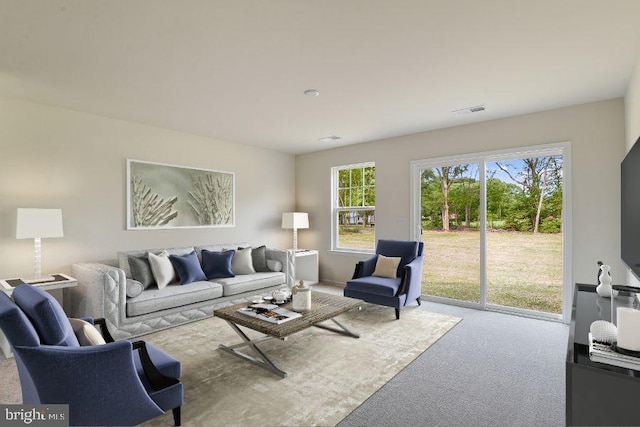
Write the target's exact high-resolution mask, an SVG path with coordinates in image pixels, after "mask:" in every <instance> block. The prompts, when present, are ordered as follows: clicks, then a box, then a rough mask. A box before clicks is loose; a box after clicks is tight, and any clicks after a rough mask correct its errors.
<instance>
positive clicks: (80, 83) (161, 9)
mask: <svg viewBox="0 0 640 427" xmlns="http://www.w3.org/2000/svg"><path fill="white" fill-rule="evenodd" d="M639 18H640V0H530V1H524V0H482V1H478V0H396V1H389V0H253V1H249V0H224V1H222V0H181V1H159V0H110V1H104V0H74V1H71V0H66V1H64V0H0V95H5V96H10V97H18V98H23V99H28V100H32V101H35V102H40V103H44V104H51V105H58V106H62V107H66V108H70V109H74V110H80V111H86V112H90V113H94V114H99V115H103V116H107V117H113V118H119V119H124V120H130V121H135V122H140V123H145V124H149V125H154V126H161V127H164V128H169V129H174V130H178V131H182V132H189V133H193V134H198V135H204V136H207V137H212V138H216V139H222V140H227V141H232V142H237V143H243V144H249V145H253V146H259V147H265V148H271V149H275V150H279V151H284V152H288V153H294V154H298V153H306V152H311V151H317V150H324V149H328V148H333V147H337V146H341V145H347V144H355V143H361V142H366V141H372V140H377V139H382V138H388V137H393V136H398V135H405V134H410V133H416V132H422V131H427V130H432V129H439V128H444V127H450V126H457V125H460V124H465V123H471V122H477V121H484V120H490V119H495V118H500V117H507V116H513V115H517V114H523V113H529V112H535V111H542V110H548V109H553V108H558V107H563V106H568V105H575V104H580V103H585V102H591V101H596V100H603V99H611V98H616V97H621V96H624V94H625V91H626V89H627V86H628V83H629V79H630V77H631V74H632V72H633V69H634V66H635V63H636V59H637V55H638V53H639V52H640V25H638V19H639ZM306 89H316V90H318V91H319V92H320V95H319V96H317V97H308V96H305V95H304V94H303V92H304V91H305V90H306ZM481 104H482V105H485V106H486V110H485V111H482V112H478V113H472V114H466V115H454V114H452V113H451V111H452V110H457V109H461V108H464V107H471V106H476V105H481ZM329 135H338V136H340V137H341V139H340V140H338V141H335V142H321V141H319V140H318V139H319V138H321V137H325V136H329Z"/></svg>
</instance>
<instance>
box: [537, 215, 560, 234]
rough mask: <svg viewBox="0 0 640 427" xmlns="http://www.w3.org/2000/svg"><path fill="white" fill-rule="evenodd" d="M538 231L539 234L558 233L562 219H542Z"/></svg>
mask: <svg viewBox="0 0 640 427" xmlns="http://www.w3.org/2000/svg"><path fill="white" fill-rule="evenodd" d="M538 230H540V232H541V233H560V231H562V218H549V219H543V220H542V222H541V223H540V227H539V228H538Z"/></svg>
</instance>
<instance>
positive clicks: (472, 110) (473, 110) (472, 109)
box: [452, 105, 486, 115]
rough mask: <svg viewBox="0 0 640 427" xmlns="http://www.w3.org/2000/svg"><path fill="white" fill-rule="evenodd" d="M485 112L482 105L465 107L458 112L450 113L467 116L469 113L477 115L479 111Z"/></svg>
mask: <svg viewBox="0 0 640 427" xmlns="http://www.w3.org/2000/svg"><path fill="white" fill-rule="evenodd" d="M484 110H486V108H485V106H484V105H476V106H475V107H467V108H461V109H459V110H453V111H452V113H453V114H458V115H459V114H469V113H477V112H479V111H484Z"/></svg>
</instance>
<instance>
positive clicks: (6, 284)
mask: <svg viewBox="0 0 640 427" xmlns="http://www.w3.org/2000/svg"><path fill="white" fill-rule="evenodd" d="M53 278H54V280H48V281H42V282H32V283H30V284H31V286H37V287H38V288H41V289H44V290H45V291H52V290H54V289H64V288H71V287H73V286H76V285H77V284H78V281H77V280H76V279H74V278H73V277H71V276H67V275H66V274H62V273H56V274H53ZM22 283H24V281H23V280H22V279H17V278H16V279H2V280H0V290H1V291H3V292H4V293H6V294H7V295H9V296H10V295H11V294H12V293H13V288H15V287H16V286H18V285H21V284H22ZM0 349H1V350H2V353H3V354H4V357H6V358H7V359H8V358H10V357H13V352H12V351H11V345H10V344H9V341H8V340H7V337H5V336H4V333H2V330H0Z"/></svg>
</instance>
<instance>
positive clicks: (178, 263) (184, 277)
mask: <svg viewBox="0 0 640 427" xmlns="http://www.w3.org/2000/svg"><path fill="white" fill-rule="evenodd" d="M169 259H170V260H171V264H173V267H174V268H175V270H176V271H177V272H178V278H179V279H180V283H181V284H183V285H187V284H189V283H193V282H199V281H202V280H207V276H205V275H204V272H203V271H202V267H200V261H199V260H198V255H196V251H195V250H194V251H191V252H190V253H188V254H187V255H169Z"/></svg>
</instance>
